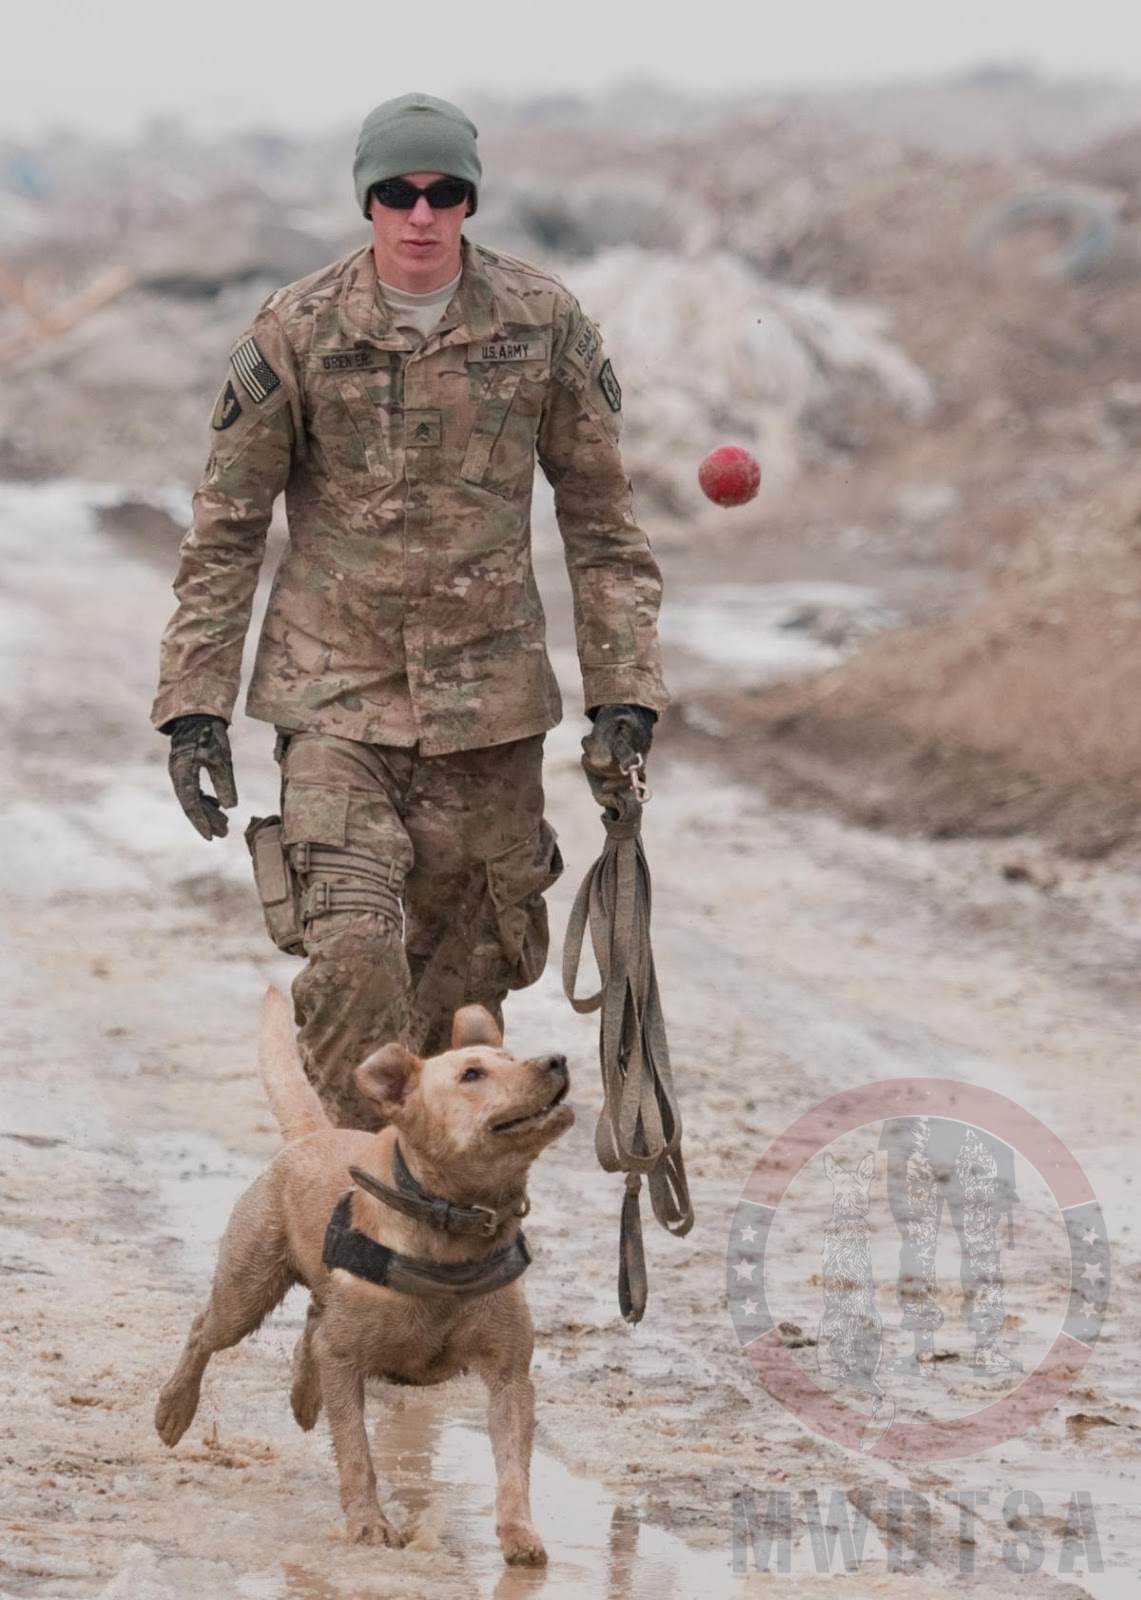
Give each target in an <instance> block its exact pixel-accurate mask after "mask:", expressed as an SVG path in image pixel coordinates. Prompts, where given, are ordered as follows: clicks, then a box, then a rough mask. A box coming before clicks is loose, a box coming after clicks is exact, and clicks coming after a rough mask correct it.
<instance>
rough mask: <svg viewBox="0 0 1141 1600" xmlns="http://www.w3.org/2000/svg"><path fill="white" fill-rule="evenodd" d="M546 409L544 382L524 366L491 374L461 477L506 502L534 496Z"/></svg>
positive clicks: (486, 379)
mask: <svg viewBox="0 0 1141 1600" xmlns="http://www.w3.org/2000/svg"><path fill="white" fill-rule="evenodd" d="M542 405H543V385H542V383H540V382H538V381H537V380H536V379H534V378H531V377H528V376H527V375H526V374H525V373H524V372H522V371H520V369H519V368H518V367H515V366H504V367H502V368H500V369H498V370H497V369H496V368H494V367H493V368H492V369H491V371H490V372H488V373H486V374H485V375H484V377H483V379H482V383H481V392H480V399H479V404H478V407H477V410H476V418H475V423H474V425H473V427H472V430H471V434H470V436H469V438H468V442H467V448H466V450H465V451H464V458H463V462H462V463H461V465H460V477H461V478H463V479H464V481H465V482H466V483H474V484H476V485H478V486H479V487H480V488H481V489H487V490H489V491H490V492H491V493H492V494H498V495H502V496H503V497H504V499H512V498H514V497H515V496H517V495H520V494H524V493H529V492H530V487H531V483H532V480H533V478H534V476H535V437H536V434H537V433H538V428H539V415H540V412H541V410H542Z"/></svg>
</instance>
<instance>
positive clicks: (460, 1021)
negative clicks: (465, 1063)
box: [452, 1006, 503, 1050]
mask: <svg viewBox="0 0 1141 1600" xmlns="http://www.w3.org/2000/svg"><path fill="white" fill-rule="evenodd" d="M502 1043H503V1035H502V1033H501V1032H500V1030H499V1024H498V1023H497V1022H496V1020H495V1018H494V1017H493V1016H492V1014H491V1012H490V1011H488V1010H487V1008H486V1007H485V1006H461V1007H460V1009H459V1010H458V1011H457V1012H456V1014H455V1016H454V1017H453V1019H452V1049H453V1050H465V1049H467V1047H468V1046H469V1045H475V1044H487V1045H490V1046H491V1047H492V1049H493V1050H498V1048H499V1046H500V1045H501V1044H502Z"/></svg>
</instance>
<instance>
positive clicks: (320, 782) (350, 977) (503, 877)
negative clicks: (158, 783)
mask: <svg viewBox="0 0 1141 1600" xmlns="http://www.w3.org/2000/svg"><path fill="white" fill-rule="evenodd" d="M277 756H278V760H279V761H280V763H281V776H282V821H283V831H284V842H285V844H286V846H287V847H288V849H289V854H290V859H291V860H292V861H293V863H294V867H295V870H297V872H298V874H299V876H300V879H301V885H302V888H303V890H308V889H310V888H312V887H313V886H314V885H318V886H319V885H320V884H321V883H325V884H327V885H329V886H330V889H331V890H332V892H333V897H334V898H336V896H337V895H338V894H340V897H341V898H342V900H343V899H345V898H348V899H353V898H358V899H361V898H363V899H364V900H365V901H366V902H367V900H368V899H369V895H370V888H369V886H370V884H375V883H376V882H378V881H381V882H383V883H385V884H387V885H388V891H387V898H385V895H386V891H385V890H383V889H382V890H381V891H380V894H381V899H382V904H381V905H380V907H379V908H378V909H368V910H364V909H359V908H358V909H348V910H346V909H340V910H338V909H331V910H321V909H320V908H319V906H314V905H313V903H312V897H310V906H309V909H307V911H306V915H305V919H304V934H305V953H306V956H307V958H308V960H307V964H306V966H305V968H304V970H303V971H302V972H301V973H300V974H299V975H298V977H297V978H296V979H295V981H294V984H293V1004H294V1014H295V1017H296V1021H297V1028H298V1042H299V1044H300V1047H301V1054H302V1059H303V1060H304V1063H305V1070H306V1072H307V1074H308V1076H309V1079H310V1081H311V1082H312V1084H313V1086H314V1087H315V1088H316V1090H317V1092H318V1094H319V1095H320V1096H321V1100H322V1103H323V1104H324V1105H325V1107H326V1109H327V1111H328V1112H329V1115H330V1116H331V1117H332V1118H333V1120H334V1121H335V1122H337V1123H338V1124H340V1125H341V1126H343V1127H357V1128H374V1127H376V1126H377V1119H376V1116H375V1113H374V1112H373V1110H372V1109H371V1107H370V1106H369V1104H368V1102H367V1101H365V1100H364V1099H363V1098H362V1097H361V1095H360V1094H359V1092H358V1091H357V1088H356V1085H355V1083H354V1081H353V1072H354V1069H355V1068H356V1067H357V1065H358V1064H359V1063H360V1062H361V1061H362V1060H363V1059H364V1058H365V1057H366V1056H367V1055H368V1054H369V1052H370V1051H372V1050H374V1049H375V1048H376V1047H377V1046H378V1045H381V1044H385V1043H387V1042H388V1041H389V1040H393V1039H399V1040H401V1041H402V1042H403V1043H405V1044H406V1045H407V1046H408V1047H409V1048H410V1049H412V1050H415V1051H416V1052H417V1053H418V1054H422V1055H431V1054H434V1053H437V1052H438V1051H440V1050H444V1049H447V1048H448V1044H449V1042H450V1035H451V1022H452V1015H453V1013H454V1012H455V1010H456V1009H457V1007H459V1006H462V1005H467V1004H470V1003H471V1002H473V1001H478V1002H480V1003H481V1004H482V1005H485V1006H486V1007H487V1008H488V1010H489V1011H491V1012H492V1013H493V1014H494V1015H495V1016H496V1018H497V1019H498V1020H499V1021H500V1022H502V1004H503V1000H504V998H505V996H506V994H507V992H508V990H510V989H521V988H524V987H525V986H526V985H527V984H530V983H534V982H535V980H536V979H537V978H538V977H539V976H540V974H541V973H542V970H543V967H544V965H545V963H546V957H547V944H548V929H547V910H546V906H545V905H544V903H543V898H542V897H543V892H544V891H545V890H546V889H547V888H549V887H550V885H551V884H552V883H553V882H554V881H555V879H556V878H557V877H558V875H559V873H560V872H561V871H562V858H561V856H560V854H559V848H558V845H557V844H556V842H555V835H554V830H553V829H552V828H550V827H549V826H548V824H547V823H546V822H544V821H543V789H542V757H543V736H542V735H541V734H539V735H536V736H535V737H533V738H528V739H517V740H514V741H512V742H511V743H508V744H503V745H494V746H491V747H488V748H484V749H478V750H464V751H458V752H455V753H453V754H450V755H442V756H421V755H420V754H419V752H418V750H417V749H415V748H413V749H410V750H408V749H398V748H395V747H392V746H385V745H371V744H359V743H356V742H355V741H353V740H351V739H338V738H333V737H330V736H328V735H325V734H317V733H292V734H287V733H284V732H283V733H281V734H280V735H279V739H278V748H277ZM306 846H320V847H322V848H321V849H320V851H319V852H313V853H312V855H310V853H309V852H307V851H306V849H305V847H306ZM315 860H319V861H320V867H319V868H318V867H314V866H312V865H311V862H312V861H315ZM307 863H309V865H307ZM372 892H373V893H375V891H372Z"/></svg>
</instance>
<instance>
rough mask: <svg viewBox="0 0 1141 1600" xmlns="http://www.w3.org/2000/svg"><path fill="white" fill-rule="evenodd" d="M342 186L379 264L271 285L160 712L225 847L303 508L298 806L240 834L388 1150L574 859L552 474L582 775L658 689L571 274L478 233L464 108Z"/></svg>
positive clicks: (280, 675) (368, 256) (333, 1091)
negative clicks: (278, 512)
mask: <svg viewBox="0 0 1141 1600" xmlns="http://www.w3.org/2000/svg"><path fill="white" fill-rule="evenodd" d="M353 176H354V180H355V185H356V195H357V201H358V203H359V205H360V208H361V210H362V212H363V214H364V215H365V217H366V218H367V219H368V220H369V221H370V222H371V225H372V233H373V238H372V242H371V244H369V245H367V246H366V247H364V248H362V249H359V250H357V251H356V252H354V253H353V254H351V255H349V256H347V257H345V258H344V259H342V260H340V261H337V262H335V263H333V264H332V265H331V266H328V267H326V268H324V269H322V270H321V271H319V272H316V273H313V274H312V275H311V276H310V277H307V278H303V279H301V280H300V281H299V282H297V283H293V284H289V285H288V286H287V287H285V288H283V289H280V290H278V291H277V292H276V293H275V294H273V295H271V296H270V298H269V299H268V300H267V301H266V303H265V304H264V306H263V307H262V308H261V310H260V311H259V313H258V315H257V317H256V318H255V319H254V322H253V325H252V327H251V328H250V329H249V330H248V332H246V333H245V334H244V336H243V337H242V338H241V339H239V341H238V343H237V344H236V345H235V347H234V349H233V352H232V354H231V356H230V364H229V369H228V372H227V375H226V381H225V383H224V384H223V387H222V391H221V393H220V394H219V396H218V400H217V404H216V406H215V409H214V415H213V419H212V434H211V448H210V454H209V459H208V461H207V465H206V471H205V475H204V477H203V480H202V482H201V484H200V486H199V488H198V490H197V493H196V494H195V497H194V519H193V524H192V526H191V528H190V531H189V532H188V534H187V535H186V537H185V539H184V540H183V543H182V546H181V550H180V556H179V566H178V572H177V576H176V579H175V584H174V589H175V594H176V595H177V598H178V606H177V609H176V611H175V613H174V616H173V617H172V618H171V621H170V623H169V625H168V626H167V629H166V631H165V633H164V635H163V640H162V650H161V666H160V679H159V688H158V694H157V697H156V699H155V703H154V708H153V712H152V720H153V721H154V723H155V725H156V726H157V727H158V728H159V729H160V730H161V731H162V732H163V733H166V734H169V735H170V741H171V747H170V772H171V777H172V781H173V784H174V788H175V792H176V794H177V796H178V799H179V801H180V803H181V804H182V806H183V809H184V810H185V812H186V814H187V816H188V817H189V819H190V821H191V822H192V823H193V824H194V826H195V827H196V828H197V829H198V831H199V833H201V834H202V835H203V837H204V838H206V839H212V838H215V837H219V836H221V835H224V834H225V832H226V829H227V819H226V816H225V814H224V810H223V808H224V807H232V806H234V805H236V804H237V791H236V787H235V783H234V773H233V765H232V761H231V756H230V749H229V742H228V738H227V734H226V728H227V724H228V722H229V719H230V717H231V715H232V713H233V707H234V702H235V699H236V697H237V692H238V685H239V676H240V669H241V659H242V648H243V644H244V640H245V635H246V632H247V629H248V627H249V620H250V611H251V607H252V603H253V596H254V590H255V587H256V584H257V579H258V572H259V569H260V567H261V563H262V558H263V554H264V550H265V540H266V531H267V528H268V526H269V521H270V516H271V513H272V508H273V504H274V501H275V499H276V497H277V495H278V494H279V493H281V492H282V491H284V493H285V503H286V511H287V518H288V526H289V541H288V546H287V549H286V552H285V554H284V556H283V558H282V560H281V563H280V566H279V568H278V571H277V574H276V576H275V579H274V583H273V589H272V593H271V595H270V599H269V604H268V608H267V611H266V616H265V622H264V626H263V628H262V632H261V638H260V641H259V644H258V650H257V656H256V660H255V663H254V668H253V675H252V679H251V682H250V687H249V693H248V696H247V700H246V711H247V713H248V714H249V715H250V716H251V717H254V718H257V719H259V720H262V721H265V722H270V723H273V724H274V725H275V727H276V729H277V736H278V737H277V746H276V755H277V759H278V761H279V763H280V766H281V775H282V815H281V820H280V823H279V822H278V820H277V819H276V818H274V819H268V820H267V822H265V823H263V824H261V825H260V826H259V825H256V824H255V825H252V826H251V830H250V831H249V833H248V834H247V838H249V840H250V846H251V850H252V852H253V855H254V866H255V872H256V874H257V878H258V887H259V891H260V894H261V898H262V902H263V906H264V907H265V911H266V920H267V924H268V926H269V929H270V932H271V934H272V936H273V937H274V939H275V942H276V943H278V944H279V945H280V947H281V948H283V949H286V950H290V951H293V952H295V953H297V954H304V956H306V957H307V963H306V966H305V967H304V969H303V970H302V971H301V973H300V974H299V975H298V977H297V979H296V981H295V982H294V985H293V1001H294V1010H295V1015H296V1021H297V1026H298V1037H299V1042H300V1045H301V1050H302V1056H303V1059H304V1062H305V1067H306V1071H307V1073H308V1075H309V1077H310V1079H311V1081H312V1082H313V1084H314V1086H315V1087H316V1089H317V1090H318V1093H319V1094H320V1096H321V1098H322V1101H323V1102H324V1104H325V1105H326V1107H327V1108H328V1110H329V1112H330V1115H331V1116H332V1117H333V1119H334V1120H335V1121H337V1122H339V1123H341V1124H342V1125H350V1126H356V1127H365V1128H367V1127H373V1126H375V1115H374V1113H373V1112H372V1111H371V1110H370V1108H369V1106H368V1104H367V1103H366V1102H365V1101H364V1100H363V1099H362V1097H361V1096H360V1095H359V1094H358V1092H357V1090H356V1088H355V1085H354V1083H353V1079H352V1073H353V1069H354V1067H355V1066H356V1065H357V1064H358V1062H360V1061H361V1060H362V1059H363V1058H364V1057H365V1056H366V1055H367V1054H368V1052H369V1051H370V1050H372V1049H373V1048H375V1047H376V1046H377V1045H378V1044H381V1043H383V1042H385V1041H387V1040H390V1039H396V1038H399V1039H402V1040H403V1041H404V1042H405V1043H406V1044H407V1045H408V1046H409V1047H410V1048H412V1049H414V1050H417V1051H419V1052H422V1053H432V1052H434V1051H438V1050H441V1049H444V1048H446V1047H447V1044H448V1034H449V1029H450V1023H451V1017H452V1014H453V1012H454V1011H455V1010H456V1008H457V1007H459V1006H461V1005H465V1004H468V1003H469V1002H473V1001H478V1002H480V1003H482V1004H483V1005H485V1006H487V1007H488V1008H489V1010H491V1011H492V1012H493V1013H495V1014H496V1016H497V1017H501V1006H502V1002H503V1000H504V998H505V996H506V994H507V992H508V990H511V989H517V988H522V987H525V986H526V985H527V984H530V983H533V982H534V981H535V980H536V979H537V978H538V977H539V975H540V973H541V972H542V970H543V966H544V964H545V961H546V956H547V945H548V928H547V914H546V907H545V904H544V902H543V894H544V891H545V890H546V889H548V888H549V887H550V885H551V884H552V883H553V882H554V881H555V879H556V878H557V877H558V875H559V873H560V872H561V870H562V860H561V857H560V855H559V850H558V845H557V843H556V841H555V834H554V831H553V829H552V828H551V827H550V826H549V824H547V823H546V822H545V821H544V819H543V790H542V748H543V738H544V734H545V733H546V731H547V729H549V728H551V727H553V726H554V725H555V724H556V723H557V722H558V721H559V720H560V717H561V715H562V707H561V702H560V697H559V691H558V688H557V686H556V683H555V679H554V675H553V673H552V670H551V666H550V662H549V660H548V657H547V652H546V646H545V640H544V617H543V609H542V604H541V602H540V598H539V593H538V590H537V587H536V584H535V578H534V574H533V572H532V567H531V549H530V543H531V540H530V504H531V490H532V482H533V477H534V466H535V459H536V456H537V458H538V461H539V464H540V466H541V467H542V469H543V472H544V473H545V474H546V476H547V478H548V479H549V480H550V482H551V484H552V486H553V488H554V495H555V509H556V513H557V518H558V525H559V529H560V532H561V535H562V539H563V542H564V546H565V552H566V563H567V569H568V572H569V575H570V582H571V589H572V594H573V601H574V619H575V632H576V641H577V647H578V656H579V662H580V665H581V669H582V680H583V691H584V708H585V710H586V711H587V713H588V714H589V715H590V716H591V717H592V719H593V721H594V731H593V733H592V734H591V735H590V736H589V737H588V740H586V741H584V745H585V746H586V748H587V751H588V757H593V758H594V760H595V761H596V764H597V765H598V767H599V768H601V769H602V770H603V771H605V769H606V768H607V766H609V768H610V769H611V771H612V772H615V773H616V770H617V764H618V761H619V758H620V756H621V755H622V754H623V753H624V752H628V751H634V752H637V753H641V754H644V753H645V752H646V751H647V750H648V749H649V745H650V739H651V730H652V726H653V723H654V721H655V720H656V716H657V713H658V712H659V711H661V710H662V709H664V707H665V705H666V703H667V695H666V692H665V689H664V686H663V683H662V678H661V670H660V665H659V654H658V639H657V615H658V607H659V603H660V599H661V580H660V574H659V571H658V567H657V564H656V562H655V560H654V557H653V555H652V553H651V550H650V546H649V543H648V541H647V539H646V536H645V534H644V533H643V532H642V530H641V529H640V528H639V527H638V524H637V522H636V521H635V518H634V513H633V510H632V507H631V489H630V484H629V481H628V479H627V477H626V474H625V471H624V470H623V466H622V459H621V455H620V452H619V446H618V438H619V425H620V417H621V404H622V394H621V389H620V387H619V384H618V380H617V378H616V377H615V375H614V371H613V368H612V366H611V364H610V362H609V360H608V359H607V358H606V356H605V353H604V351H603V347H602V340H601V338H600V335H599V331H598V328H597V327H596V325H595V324H594V323H593V322H592V321H591V320H590V319H589V317H587V316H586V315H585V314H584V313H583V311H582V308H581V307H580V306H579V304H578V302H577V300H576V299H575V298H574V296H573V295H572V294H571V293H570V292H569V291H568V290H567V289H566V288H565V287H564V286H563V284H562V283H560V282H559V280H558V279H557V278H554V277H552V276H551V275H550V274H549V273H547V272H544V271H542V270H540V269H539V268H537V267H534V266H531V265H529V264H527V263H526V262H523V261H519V260H517V259H515V258H513V257H510V256H504V255H499V254H496V253H494V252H492V251H491V250H487V249H484V248H482V247H480V246H479V245H474V244H472V243H471V242H470V241H469V240H468V239H466V238H465V237H464V235H463V232H462V229H463V222H464V219H465V217H467V216H469V215H471V214H472V213H473V212H474V211H475V209H476V206H477V204H478V200H479V185H480V179H481V165H480V160H479V156H478V154H477V150H476V129H475V127H474V126H473V125H472V123H471V122H470V121H469V120H468V118H467V117H466V116H465V115H464V114H463V112H462V111H460V110H459V109H458V108H457V107H456V106H453V105H451V104H449V103H448V102H447V101H444V100H439V99H436V98H434V97H432V96H430V95H425V94H408V95H403V96H401V97H400V98H399V99H395V100H389V101H386V102H385V103H384V104H383V105H380V106H378V107H377V108H376V110H375V111H373V112H372V113H371V114H370V115H369V116H368V117H367V118H366V120H365V122H364V125H363V127H362V129H361V133H360V138H359V140H358V143H357V150H356V159H355V163H354V167H353ZM203 768H205V770H206V772H207V773H208V774H209V777H210V779H211V782H212V783H213V786H214V789H215V793H216V796H217V798H216V799H215V798H214V797H213V796H211V795H209V794H207V793H204V792H203V791H202V789H201V787H200V785H201V771H202V769H203Z"/></svg>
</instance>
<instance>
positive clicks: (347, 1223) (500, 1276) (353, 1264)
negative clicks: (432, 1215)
mask: <svg viewBox="0 0 1141 1600" xmlns="http://www.w3.org/2000/svg"><path fill="white" fill-rule="evenodd" d="M352 1204H353V1191H352V1190H351V1189H350V1190H349V1191H348V1193H347V1194H344V1195H342V1196H341V1198H340V1200H339V1201H338V1202H337V1205H336V1209H335V1210H334V1212H333V1215H332V1216H331V1217H330V1219H329V1226H328V1227H327V1228H326V1230H325V1248H324V1250H323V1251H322V1253H321V1259H322V1261H323V1262H324V1263H325V1265H326V1266H327V1267H340V1268H341V1270H342V1271H344V1272H351V1273H352V1275H353V1276H354V1277H355V1278H364V1279H365V1281H366V1282H368V1283H375V1284H379V1285H380V1286H381V1287H382V1288H385V1289H395V1290H396V1291H397V1292H398V1293H400V1294H423V1295H469V1294H471V1295H475V1294H490V1293H491V1292H492V1290H493V1289H502V1288H504V1287H505V1286H506V1285H507V1284H509V1283H513V1282H514V1281H515V1279H516V1278H518V1277H521V1276H522V1274H523V1273H524V1272H526V1270H527V1268H528V1267H529V1266H530V1265H531V1252H530V1251H529V1250H528V1249H527V1241H526V1239H525V1238H524V1237H523V1234H522V1233H521V1232H520V1233H517V1234H516V1235H515V1238H514V1239H513V1240H512V1241H511V1243H510V1244H509V1245H507V1246H505V1248H504V1249H502V1250H497V1251H496V1252H495V1254H494V1255H490V1256H484V1257H483V1258H482V1260H478V1261H456V1262H441V1261H418V1260H417V1259H416V1258H415V1256H402V1255H400V1254H399V1252H398V1251H396V1250H390V1249H389V1248H388V1246H387V1245H383V1244H380V1243H379V1242H378V1241H377V1240H376V1239H370V1238H369V1237H368V1235H367V1234H365V1233H361V1232H360V1231H359V1229H357V1228H354V1227H353V1226H352Z"/></svg>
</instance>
